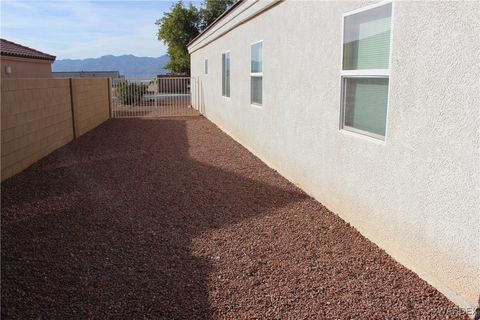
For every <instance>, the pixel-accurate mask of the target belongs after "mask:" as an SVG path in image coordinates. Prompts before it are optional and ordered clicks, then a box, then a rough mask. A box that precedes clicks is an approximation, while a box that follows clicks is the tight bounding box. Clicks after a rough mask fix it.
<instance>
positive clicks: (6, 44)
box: [0, 39, 55, 61]
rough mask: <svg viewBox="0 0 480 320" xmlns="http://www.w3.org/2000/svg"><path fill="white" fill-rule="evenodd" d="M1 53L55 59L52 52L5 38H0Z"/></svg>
mask: <svg viewBox="0 0 480 320" xmlns="http://www.w3.org/2000/svg"><path fill="white" fill-rule="evenodd" d="M0 54H1V55H2V56H12V57H21V58H31V59H40V60H51V61H54V60H55V56H52V55H50V54H47V53H44V52H41V51H38V50H35V49H32V48H29V47H25V46H22V45H20V44H18V43H15V42H11V41H8V40H5V39H0Z"/></svg>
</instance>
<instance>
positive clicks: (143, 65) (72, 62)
mask: <svg viewBox="0 0 480 320" xmlns="http://www.w3.org/2000/svg"><path fill="white" fill-rule="evenodd" d="M167 62H168V55H166V54H165V55H163V56H161V57H158V58H150V57H136V56H134V55H131V54H130V55H123V56H112V55H108V56H103V57H100V58H89V59H65V60H57V61H55V62H54V63H53V67H52V69H53V71H54V72H60V71H64V72H65V71H119V72H120V74H121V75H124V76H125V77H126V78H130V79H151V78H154V77H155V76H157V75H158V74H166V73H167V70H165V69H164V68H163V67H164V66H165V65H166V64H167Z"/></svg>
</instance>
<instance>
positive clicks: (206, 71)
mask: <svg viewBox="0 0 480 320" xmlns="http://www.w3.org/2000/svg"><path fill="white" fill-rule="evenodd" d="M205 74H208V59H205Z"/></svg>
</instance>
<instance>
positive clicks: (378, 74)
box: [340, 0, 394, 142]
mask: <svg viewBox="0 0 480 320" xmlns="http://www.w3.org/2000/svg"><path fill="white" fill-rule="evenodd" d="M388 4H391V6H392V12H391V18H390V43H389V46H390V48H389V53H388V54H389V57H388V67H389V68H388V69H361V70H343V46H344V37H345V18H346V17H348V16H352V15H355V14H357V13H361V12H364V11H368V10H371V9H375V8H378V7H382V6H385V5H388ZM393 14H394V4H393V1H392V0H386V1H381V2H379V3H375V4H372V5H368V6H365V7H362V8H358V9H355V10H352V11H349V12H346V13H344V14H343V15H342V36H341V39H340V41H341V55H340V78H341V86H340V94H341V96H340V131H343V130H344V131H349V132H353V133H355V134H358V135H362V136H367V137H370V138H374V139H375V140H377V141H378V140H380V141H383V142H385V141H386V137H387V131H388V113H389V110H390V83H391V81H390V79H391V76H390V68H391V66H392V39H393ZM349 78H387V79H388V89H387V90H388V96H387V113H386V119H385V135H379V134H376V133H372V132H369V131H364V130H361V129H357V128H354V127H350V126H347V125H345V105H346V101H345V96H346V94H345V90H346V86H345V82H346V79H349Z"/></svg>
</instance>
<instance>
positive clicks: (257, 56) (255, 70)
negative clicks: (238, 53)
mask: <svg viewBox="0 0 480 320" xmlns="http://www.w3.org/2000/svg"><path fill="white" fill-rule="evenodd" d="M262 102H263V41H257V42H254V43H252V44H251V45H250V103H251V104H254V105H260V106H261V105H262Z"/></svg>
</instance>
